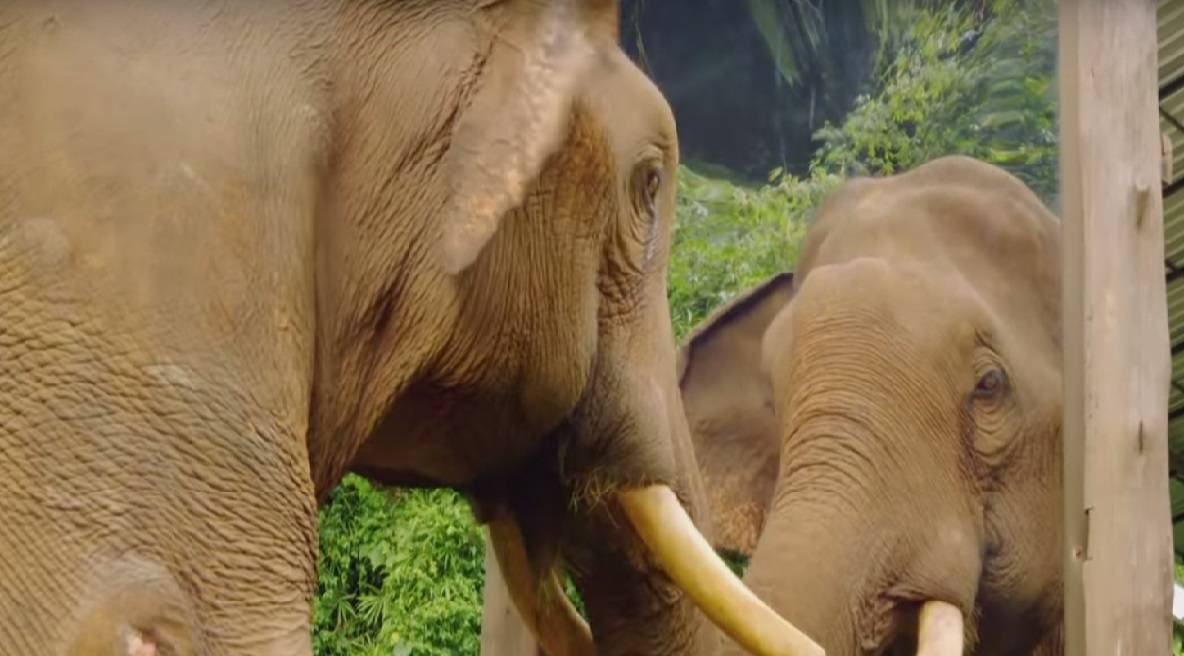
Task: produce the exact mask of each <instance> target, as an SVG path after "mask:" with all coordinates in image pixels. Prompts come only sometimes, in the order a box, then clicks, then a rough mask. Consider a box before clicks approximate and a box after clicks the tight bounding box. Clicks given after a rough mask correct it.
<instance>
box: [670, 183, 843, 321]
mask: <svg viewBox="0 0 1184 656" xmlns="http://www.w3.org/2000/svg"><path fill="white" fill-rule="evenodd" d="M678 176H679V177H678V205H677V210H676V212H677V226H678V227H677V229H676V231H675V233H674V244H673V247H672V252H671V258H670V270H669V275H668V277H667V288H668V289H667V293H668V295H669V299H670V311H671V315H672V316H671V318H672V320H673V321H674V333H675V337H676V338H677V339H679V340H681V339H682V338H683V337H684V336H685V335H686V334H687V332H688V331H689V330H690V329H691V328H692V327H694V326H695V324H697V323H699V322H700V321H701V320H703V318H704V317H706V316H707V315H708V314H709V313H710V312H711V311H712V310H713V309H714V308H715V307H717V306H718V305H720V304H721V303H723V302H724V301H726V300H727V299H729V298H731V297H732V296H734V295H735V294H736V293H738V292H740V291H742V290H745V289H748V288H749V287H752V286H753V285H756V284H759V283H761V282H763V281H764V280H766V279H767V278H769V277H770V276H772V275H773V274H775V273H778V272H781V271H788V270H791V269H792V268H793V266H794V265H795V264H796V263H797V252H798V243H799V242H800V241H801V238H802V235H803V234H804V233H805V225H806V223H805V221H806V217H807V215H808V213H809V212H810V210H811V209H813V208H814V207H815V206H816V205H817V204H818V202H819V201H820V200H821V199H822V198H823V196H825V195H826V193H827V192H829V191H831V190H832V189H834V187H835V186H836V185H837V184H838V183H839V178H838V177H836V176H833V175H827V174H824V173H821V172H818V173H816V174H813V175H811V176H810V177H809V178H806V179H804V180H803V179H799V178H796V177H794V176H791V175H786V174H784V173H783V172H782V171H780V170H777V171H774V172H773V173H772V175H770V181H771V182H770V184H768V185H766V186H764V187H761V188H759V189H752V188H748V187H742V186H738V185H734V184H731V183H728V182H725V181H723V180H718V179H713V178H708V177H705V176H702V175H699V174H697V173H695V172H694V171H692V170H690V169H689V168H686V167H683V168H682V170H680V171H679V174H678Z"/></svg>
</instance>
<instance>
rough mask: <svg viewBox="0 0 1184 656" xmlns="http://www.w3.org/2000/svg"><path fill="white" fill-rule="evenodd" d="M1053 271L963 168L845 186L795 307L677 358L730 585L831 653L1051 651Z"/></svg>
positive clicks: (1021, 218) (977, 167)
mask: <svg viewBox="0 0 1184 656" xmlns="http://www.w3.org/2000/svg"><path fill="white" fill-rule="evenodd" d="M1059 249H1060V226H1059V222H1058V220H1057V219H1056V217H1054V216H1053V215H1052V214H1050V213H1049V212H1048V211H1047V210H1046V209H1045V208H1044V206H1043V205H1042V204H1041V202H1040V201H1039V199H1037V198H1036V196H1035V195H1034V194H1033V193H1032V192H1031V191H1030V190H1028V189H1027V188H1026V187H1025V186H1024V185H1023V184H1022V183H1021V182H1020V181H1019V180H1018V179H1016V178H1015V177H1013V176H1011V175H1009V174H1007V173H1005V172H1003V171H1002V170H1000V169H998V168H996V167H993V166H989V165H986V164H984V163H981V162H978V161H975V160H971V159H968V158H963V157H949V158H942V159H939V160H935V161H933V162H930V163H928V164H926V165H923V166H920V167H918V168H917V169H915V170H913V171H911V172H908V173H905V174H902V175H897V176H893V177H888V178H883V179H859V180H854V181H849V182H848V183H846V184H845V185H844V186H843V187H842V188H841V189H840V190H839V191H838V192H836V193H835V194H834V195H833V196H832V197H831V198H829V199H828V200H827V201H826V202H825V204H824V205H823V207H822V208H821V209H820V210H819V213H818V215H817V220H816V222H815V223H814V224H813V225H812V227H811V229H810V232H809V234H808V236H807V240H806V244H805V247H804V250H803V255H802V259H801V261H800V266H799V268H798V270H797V271H796V276H795V278H794V282H793V285H792V289H789V282H788V278H787V277H784V276H782V277H778V278H775V279H773V280H772V281H770V282H769V283H768V284H766V285H765V286H763V287H761V288H758V289H757V290H755V291H754V292H753V293H751V294H750V295H748V296H746V297H745V298H743V299H741V300H740V301H737V302H736V303H734V304H733V305H732V307H730V308H728V309H727V310H726V311H723V312H720V313H718V314H717V315H716V316H715V317H713V318H712V319H711V320H709V321H708V322H707V323H706V324H705V325H704V326H703V327H701V328H700V329H698V330H697V331H696V336H695V337H694V338H693V339H692V340H691V341H690V342H689V343H688V346H687V350H686V354H687V355H686V361H687V363H688V364H687V367H686V371H685V373H684V375H683V389H684V402H685V403H686V406H687V415H688V418H689V421H690V425H691V428H692V434H693V435H694V442H695V446H696V453H697V455H698V457H699V459H700V463H701V465H702V467H703V470H704V480H705V482H706V485H707V487H708V489H710V490H713V491H714V492H715V493H716V496H715V497H714V499H713V506H714V511H715V514H716V515H717V516H722V517H724V518H725V521H723V522H721V524H722V525H723V526H728V525H730V526H734V527H737V528H736V530H734V531H733V533H732V534H731V537H730V544H731V546H732V547H733V548H735V549H737V550H739V551H741V552H747V550H748V549H749V548H751V549H752V557H751V561H750V564H749V568H748V571H747V573H746V577H745V581H746V583H747V584H748V585H749V586H750V587H751V588H752V589H753V590H754V591H755V592H757V594H759V595H761V596H762V598H765V599H768V600H769V601H770V603H771V604H772V606H773V607H774V609H775V610H777V611H778V612H780V613H783V614H785V615H786V616H788V617H793V618H794V621H795V622H797V623H800V624H799V625H800V626H801V627H802V628H803V629H804V630H805V631H807V632H808V633H809V634H810V635H812V636H813V637H815V638H816V639H817V640H819V641H820V643H821V644H822V645H823V647H824V648H825V649H827V651H828V652H829V653H841V654H849V653H868V654H879V653H896V652H893V651H892V650H893V649H900V648H902V647H905V648H906V649H907V648H909V647H908V645H912V644H916V643H917V642H918V641H919V640H922V639H924V640H926V641H928V640H931V639H932V640H935V641H937V642H933V643H930V644H929V647H930V648H935V647H936V646H937V644H938V643H939V642H942V641H946V642H945V643H944V644H946V645H947V646H948V647H949V649H950V650H949V651H944V652H942V651H932V652H926V653H951V654H953V653H957V654H961V653H962V651H961V645H962V644H963V641H964V640H965V641H966V642H968V643H969V644H970V645H971V646H972V647H976V648H977V649H976V653H986V654H995V653H998V654H1003V653H1008V654H1010V653H1028V652H1029V651H1031V650H1032V649H1033V647H1034V645H1037V644H1038V643H1039V644H1042V645H1043V647H1044V648H1047V647H1048V646H1049V645H1055V644H1057V641H1058V640H1059V623H1060V617H1061V608H1062V606H1061V565H1060V549H1059V545H1060V543H1061V522H1060V519H1059V518H1060V513H1061V498H1062V497H1061V457H1060V456H1061V346H1060V344H1061V330H1060V278H1059V275H1060V273H1059V272H1060V264H1059V262H1060V259H1059V258H1060V250H1059ZM778 289H780V290H781V291H780V292H779V293H774V292H776V291H777V290H778ZM688 390H698V392H694V393H691V394H688V393H687V391H688ZM738 463H745V467H744V468H740V467H737V466H735V465H736V464H738ZM772 471H775V472H776V474H775V482H773V483H772V484H770V480H769V479H770V477H772V475H771V474H770V472H772ZM728 517H731V518H732V519H731V520H726V518H728ZM758 532H759V539H755V540H754V536H755V535H757V534H758ZM725 535H726V533H725ZM754 543H755V544H754ZM823 582H825V583H823ZM943 623H944V625H945V626H946V627H953V628H952V630H950V629H948V628H945V629H943V628H941V626H942V625H943ZM963 628H964V629H965V631H964V635H963V631H962V630H961V629H963ZM938 649H941V648H938ZM901 653H912V652H911V651H905V652H901Z"/></svg>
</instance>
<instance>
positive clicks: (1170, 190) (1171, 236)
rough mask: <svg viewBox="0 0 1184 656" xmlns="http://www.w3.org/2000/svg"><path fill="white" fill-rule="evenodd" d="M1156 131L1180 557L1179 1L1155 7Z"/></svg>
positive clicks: (1183, 141) (1183, 217)
mask: <svg viewBox="0 0 1184 656" xmlns="http://www.w3.org/2000/svg"><path fill="white" fill-rule="evenodd" d="M1158 11H1159V21H1158V22H1159V28H1158V31H1159V129H1160V131H1161V132H1162V133H1163V134H1165V135H1167V136H1168V138H1169V139H1171V142H1172V155H1173V157H1172V159H1173V166H1172V178H1171V179H1170V180H1167V181H1165V184H1164V202H1163V228H1164V275H1165V276H1166V278H1167V283H1168V285H1167V290H1168V299H1167V300H1168V325H1169V332H1170V333H1171V337H1172V390H1171V396H1170V397H1169V401H1168V417H1169V423H1168V450H1169V453H1170V454H1171V475H1172V480H1171V484H1170V488H1171V494H1172V523H1173V524H1174V529H1175V530H1174V534H1175V543H1176V552H1177V553H1181V554H1184V0H1160V1H1159V7H1158Z"/></svg>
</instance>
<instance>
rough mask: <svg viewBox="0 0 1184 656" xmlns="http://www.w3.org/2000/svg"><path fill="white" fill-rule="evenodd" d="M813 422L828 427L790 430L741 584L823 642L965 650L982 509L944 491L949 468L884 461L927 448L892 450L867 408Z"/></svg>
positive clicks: (870, 648)
mask: <svg viewBox="0 0 1184 656" xmlns="http://www.w3.org/2000/svg"><path fill="white" fill-rule="evenodd" d="M818 423H819V424H821V423H826V424H827V426H825V427H824V431H825V434H821V435H820V434H818V433H819V431H818V427H816V426H805V428H806V430H804V431H802V430H800V431H798V432H797V433H791V435H792V437H791V439H790V441H789V442H787V448H786V449H785V450H784V452H783V454H782V464H781V467H782V471H781V475H780V479H779V483H778V489H777V492H776V494H775V498H774V500H773V503H772V507H771V508H770V511H769V513H768V515H767V517H768V519H767V522H766V526H765V530H764V531H763V533H762V535H761V538H760V541H759V542H758V544H757V547H756V549H755V550H754V553H753V557H752V560H751V565H750V567H749V570H748V573H747V576H746V577H745V583H746V584H747V585H748V586H749V587H750V588H751V589H752V590H753V591H754V592H755V593H756V594H757V595H758V596H760V597H761V598H762V599H765V600H767V601H768V602H769V603H770V605H771V606H772V607H773V608H774V609H775V610H776V611H777V612H778V614H780V615H781V616H782V617H784V618H786V619H787V620H788V621H790V622H793V623H794V625H795V626H797V627H798V628H799V629H801V630H802V631H803V632H805V633H806V634H807V635H809V636H811V637H812V638H814V639H815V640H816V641H818V642H819V644H821V645H822V647H823V648H825V649H826V651H827V653H832V654H838V653H842V654H848V653H870V654H878V653H885V650H889V649H891V648H892V647H893V646H894V645H895V646H899V645H906V646H907V647H908V649H909V650H910V651H909V653H912V651H911V650H912V649H913V648H914V647H913V645H914V644H916V648H918V649H921V650H920V651H918V652H917V653H924V654H927V655H929V656H936V655H938V654H941V655H944V654H955V653H956V654H961V653H962V651H961V649H962V643H963V636H964V634H965V633H966V631H965V626H964V619H963V618H964V617H968V616H970V615H971V614H972V611H973V609H974V604H975V597H976V591H977V588H978V584H979V576H980V573H981V569H982V563H983V560H982V554H981V544H982V539H981V534H982V527H981V522H980V521H979V520H977V519H976V518H977V517H978V515H977V514H976V513H975V512H974V509H972V508H968V507H964V504H960V503H951V502H950V501H949V500H950V499H954V498H957V497H958V496H960V493H959V492H958V490H957V489H956V488H955V487H952V485H953V483H952V481H953V480H954V479H953V478H949V480H947V478H948V477H944V476H937V477H928V478H927V477H925V476H922V475H920V474H917V473H916V472H913V473H909V472H908V471H907V470H905V469H901V468H894V467H887V466H884V464H883V463H892V462H902V461H905V462H913V463H925V462H926V461H927V460H929V459H930V457H931V456H932V454H928V455H927V454H922V453H908V454H904V453H899V452H892V451H891V449H892V447H891V446H885V445H886V444H887V443H888V442H887V440H884V439H881V438H880V436H879V435H878V434H876V431H872V430H870V429H869V424H868V419H867V417H866V416H865V417H864V418H863V419H862V420H861V421H860V422H859V423H858V424H855V423H853V422H850V421H845V420H841V419H840V420H837V421H836V419H835V418H834V417H833V416H831V417H828V418H826V419H825V420H824V421H823V422H818ZM808 432H813V433H814V434H812V435H808V434H807V433H808ZM929 443H933V442H932V441H930V442H929ZM916 471H918V472H919V471H938V472H940V471H943V468H942V467H940V466H935V465H934V463H932V462H929V463H928V464H926V465H924V466H921V467H918V468H917V470H916ZM947 483H950V485H947Z"/></svg>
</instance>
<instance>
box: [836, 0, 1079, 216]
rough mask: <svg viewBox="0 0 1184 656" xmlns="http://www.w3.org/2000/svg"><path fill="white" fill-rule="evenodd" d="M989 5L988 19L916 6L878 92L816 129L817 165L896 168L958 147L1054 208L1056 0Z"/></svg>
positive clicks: (875, 170) (1001, 0)
mask: <svg viewBox="0 0 1184 656" xmlns="http://www.w3.org/2000/svg"><path fill="white" fill-rule="evenodd" d="M989 9H990V12H989V14H990V16H989V18H984V17H983V15H982V14H980V13H978V12H975V11H971V10H968V9H960V8H958V7H956V6H948V7H946V8H944V9H941V10H937V11H933V12H927V11H917V12H916V13H915V18H914V19H913V20H912V21H910V25H911V27H910V28H909V29H908V30H907V31H906V33H905V34H904V35H903V36H902V37H901V39H900V42H899V44H898V45H897V50H896V53H895V55H894V56H893V57H892V58H890V59H889V60H887V61H888V63H887V64H886V65H885V66H884V68H885V70H884V71H883V72H882V73H881V75H882V82H881V85H880V89H879V90H878V92H877V93H875V94H874V95H864V96H861V97H860V98H859V99H857V101H856V107H855V109H854V110H853V111H852V112H851V113H850V115H849V116H848V117H847V119H846V120H845V121H844V123H843V124H842V125H841V126H832V125H827V126H825V127H823V128H822V129H820V130H819V131H818V132H817V134H816V138H817V139H818V140H820V141H821V142H822V147H821V148H820V149H819V151H818V154H817V157H816V159H815V166H816V167H820V168H822V169H824V170H827V171H831V172H836V173H844V172H845V173H859V174H865V173H872V174H881V173H895V172H899V171H904V170H907V169H911V168H913V167H915V166H917V165H919V164H922V163H924V162H926V161H928V160H931V159H933V158H935V157H939V156H941V155H947V154H955V153H957V154H963V155H969V156H972V157H976V158H979V159H982V160H984V161H987V162H991V163H993V164H997V165H999V166H1001V167H1003V168H1005V169H1008V170H1009V171H1011V172H1012V173H1014V174H1015V175H1017V176H1019V177H1020V178H1021V179H1023V180H1024V181H1025V182H1026V183H1027V184H1028V185H1029V186H1031V187H1032V188H1033V189H1034V190H1035V191H1036V192H1037V193H1038V194H1039V195H1040V196H1041V197H1042V198H1044V199H1045V201H1046V202H1049V203H1050V204H1054V205H1055V202H1054V200H1055V198H1056V195H1057V127H1056V100H1057V97H1056V86H1055V81H1056V54H1057V53H1056V7H1055V3H1053V2H1052V1H1051V0H993V1H992V2H990V3H989Z"/></svg>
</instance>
